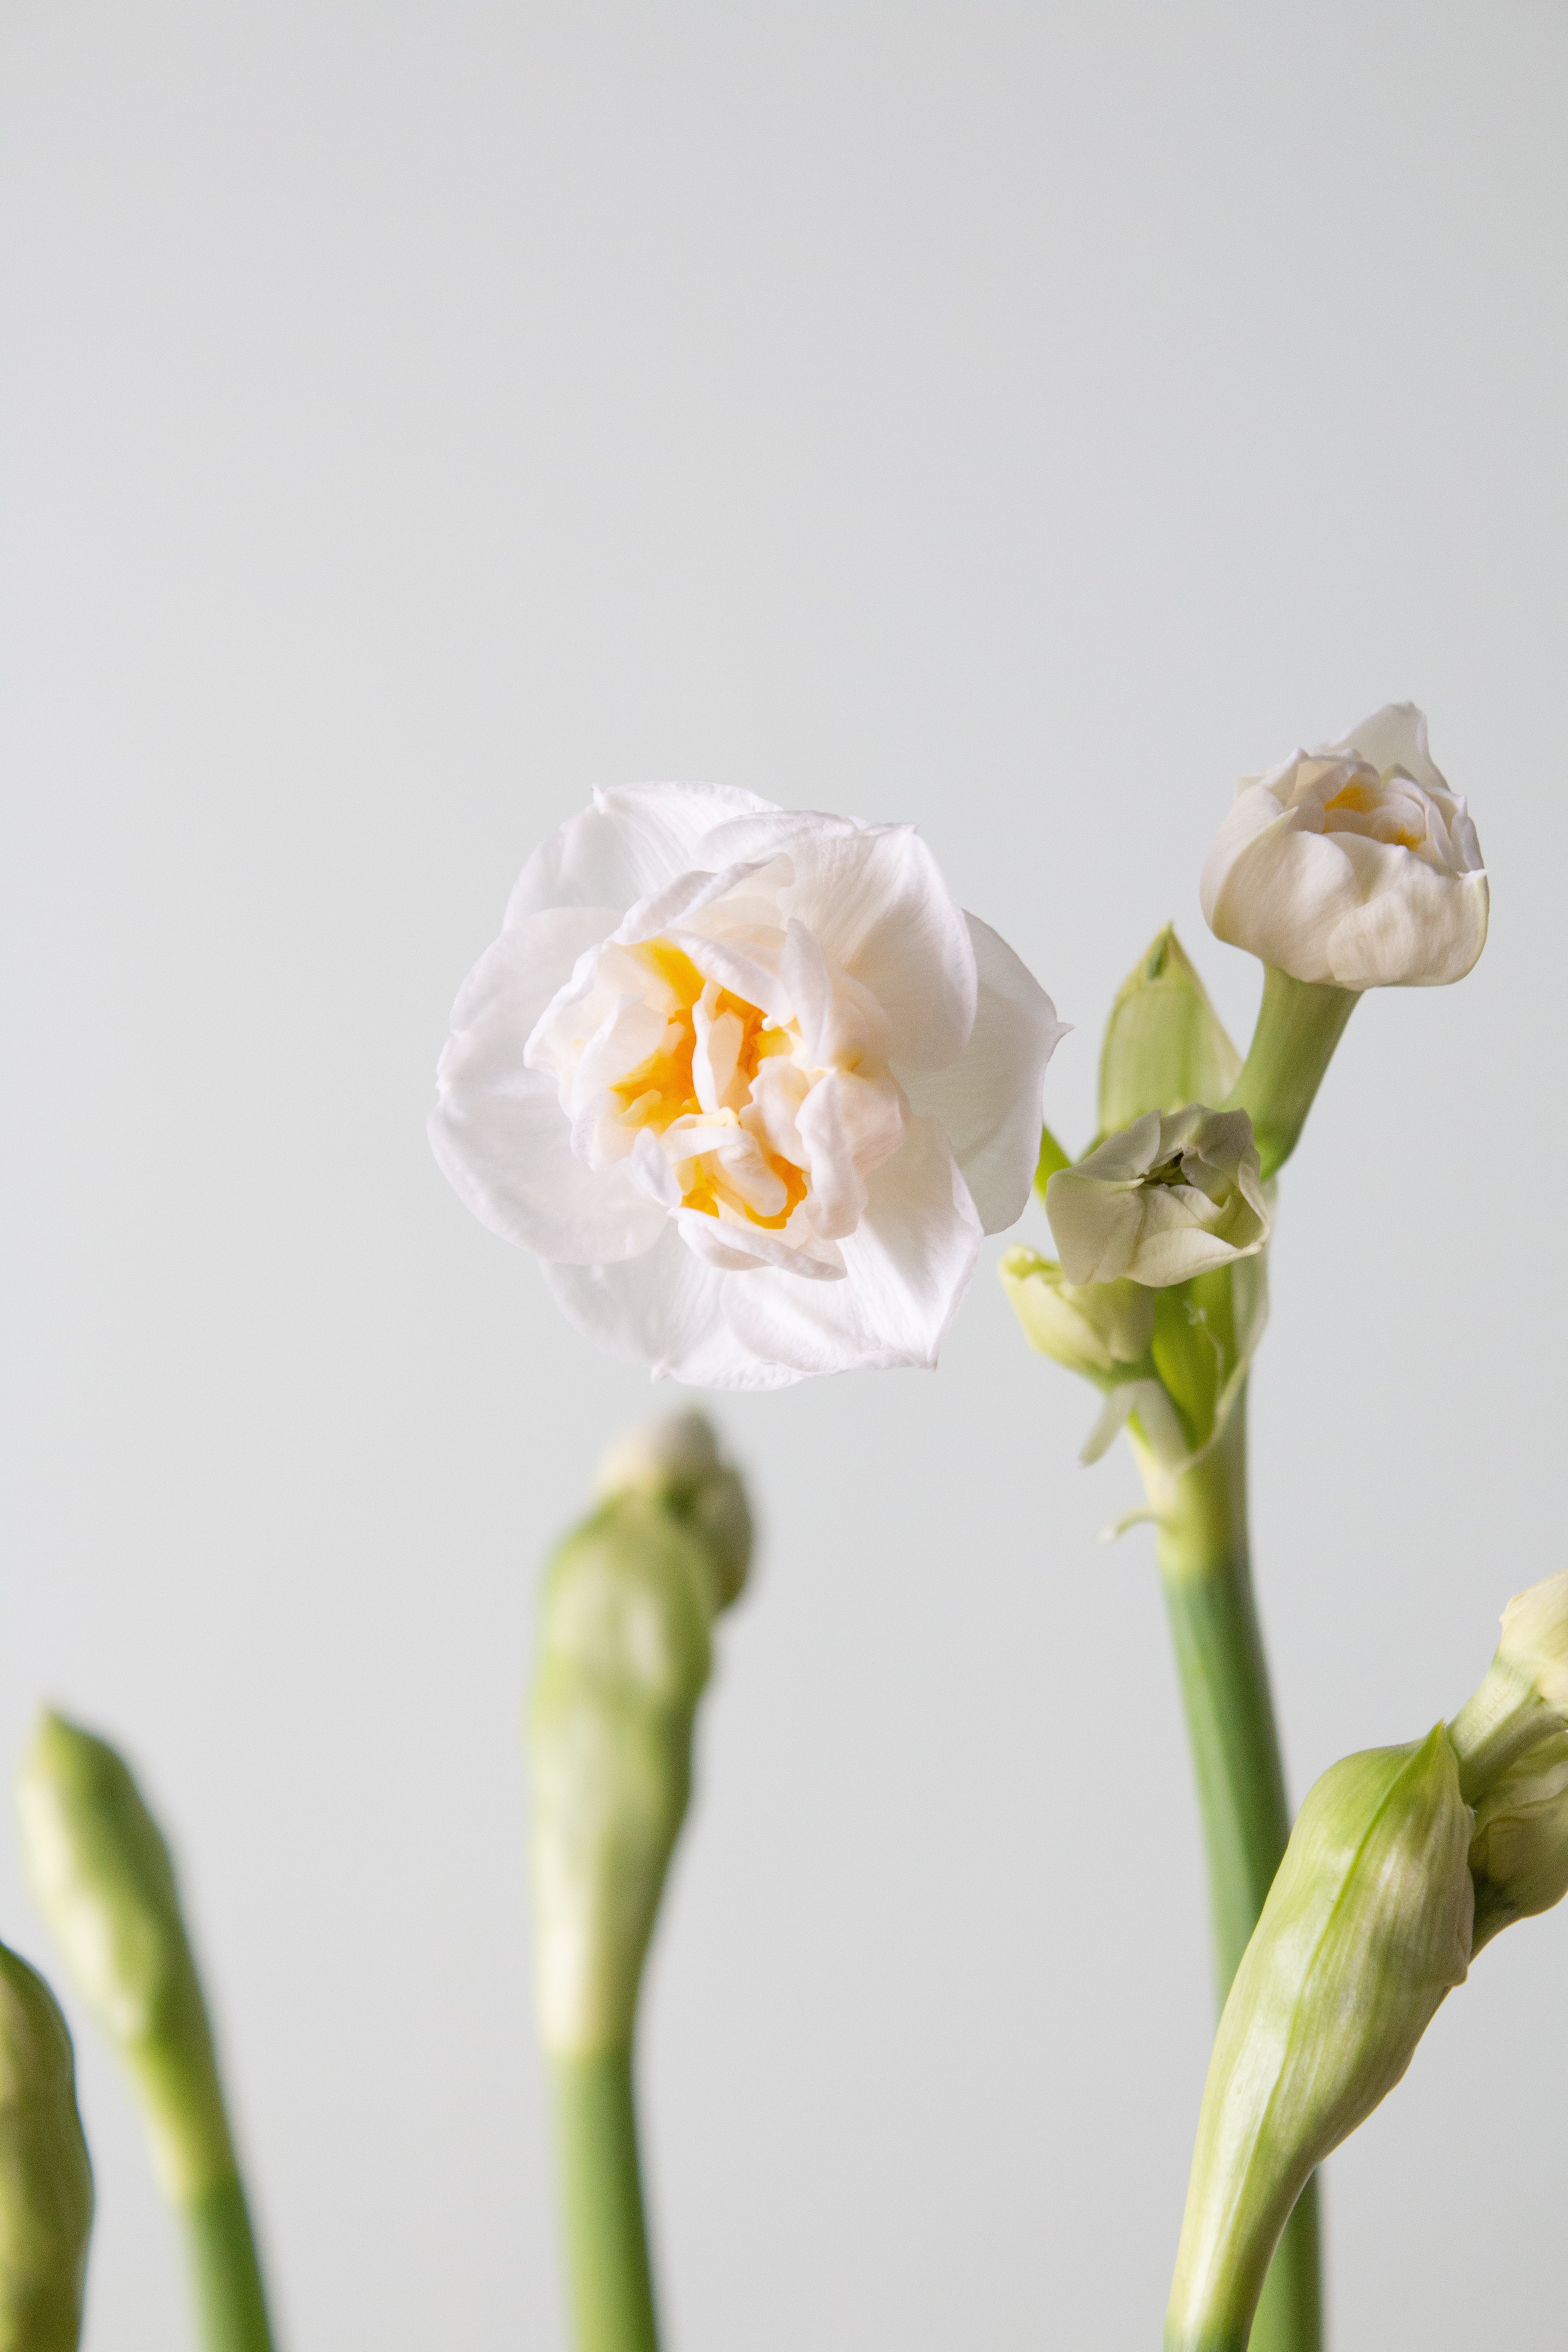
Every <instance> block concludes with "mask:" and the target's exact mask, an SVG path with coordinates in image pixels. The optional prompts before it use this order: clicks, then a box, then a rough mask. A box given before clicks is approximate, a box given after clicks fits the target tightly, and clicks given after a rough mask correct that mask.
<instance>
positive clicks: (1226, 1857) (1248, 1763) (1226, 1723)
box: [1138, 974, 1343, 2352]
mask: <svg viewBox="0 0 1568 2352" xmlns="http://www.w3.org/2000/svg"><path fill="white" fill-rule="evenodd" d="M1272 976H1273V975H1272V974H1271V975H1270V977H1271V978H1272ZM1296 984H1297V983H1294V982H1292V983H1291V985H1292V986H1294V985H1296ZM1341 1025H1343V1024H1341ZM1304 1115H1305V1113H1304V1111H1303V1116H1304ZM1138 1454H1139V1463H1140V1466H1141V1468H1142V1472H1143V1477H1144V1483H1145V1485H1146V1486H1147V1487H1148V1490H1149V1499H1150V1502H1151V1503H1152V1506H1153V1507H1154V1511H1155V1514H1156V1520H1155V1534H1156V1553H1157V1558H1158V1560H1159V1567H1160V1581H1161V1584H1162V1585H1163V1589H1164V1595H1165V1610H1166V1615H1167V1617H1168V1619H1169V1621H1170V1626H1171V1636H1172V1641H1173V1645H1174V1648H1175V1654H1176V1671H1177V1675H1178V1677H1179V1679H1180V1682H1181V1688H1182V1704H1183V1707H1184V1712H1185V1715H1186V1723H1187V1738H1188V1742H1189V1745H1190V1746H1191V1748H1192V1755H1193V1769H1194V1774H1195V1777H1196V1780H1197V1791H1198V1810H1199V1812H1200V1815H1201V1817H1202V1821H1203V1832H1204V1847H1205V1853H1206V1856H1207V1862H1208V1879H1209V1910H1210V1918H1211V1922H1212V1926H1213V1932H1214V1959H1215V1993H1216V1996H1217V2001H1216V2006H1217V2007H1219V2008H1223V2007H1224V2005H1225V1998H1226V1993H1227V1992H1228V1991H1229V1990H1230V1986H1231V1979H1233V1977H1234V1976H1235V1974H1236V1971H1237V1967H1238V1965H1239V1963H1240V1960H1241V1956H1242V1954H1243V1952H1244V1951H1245V1950H1246V1949H1247V1941H1248V1939H1249V1937H1251V1934H1252V1931H1253V1928H1254V1927H1256V1926H1257V1924H1258V1915H1259V1913H1260V1912H1261V1911H1262V1908H1263V1904H1264V1898H1265V1896H1266V1895H1268V1889H1269V1887H1270V1886H1271V1885H1273V1882H1274V1874H1275V1872H1276V1871H1277V1870H1278V1869H1279V1863H1280V1860H1281V1857H1282V1856H1283V1854H1284V1852H1285V1847H1286V1843H1287V1841H1288V1840H1289V1833H1290V1818H1289V1806H1288V1804H1287V1802H1286V1797H1285V1773H1284V1767H1283V1764H1282V1762H1281V1760H1280V1755H1279V1732H1278V1730H1277V1728H1276V1726H1275V1721H1274V1702H1273V1698H1272V1696H1271V1695H1270V1692H1269V1687H1268V1662H1267V1660H1266V1658H1265V1656H1264V1651H1263V1636H1262V1633H1261V1631H1260V1629H1259V1627H1258V1609H1257V1604H1256V1601H1255V1600H1254V1597H1253V1590H1252V1564H1251V1553H1250V1549H1249V1545H1248V1540H1247V1392H1246V1390H1245V1388H1243V1390H1242V1391H1241V1393H1240V1394H1239V1395H1238V1396H1237V1400H1236V1402H1235V1404H1234V1406H1233V1408H1232V1410H1231V1412H1230V1413H1229V1415H1228V1416H1227V1418H1226V1423H1225V1426H1224V1429H1223V1430H1222V1431H1221V1433H1220V1434H1219V1436H1218V1438H1217V1439H1216V1440H1215V1444H1214V1445H1213V1446H1212V1447H1211V1448H1210V1450H1209V1451H1208V1452H1207V1453H1206V1454H1205V1455H1204V1456H1203V1458H1202V1459H1201V1460H1200V1461H1198V1462H1196V1463H1194V1465H1193V1466H1192V1468H1191V1469H1190V1470H1184V1471H1183V1472H1182V1473H1181V1474H1180V1475H1178V1476H1176V1477H1174V1478H1173V1477H1170V1476H1168V1475H1166V1474H1165V1473H1164V1472H1163V1471H1162V1470H1161V1468H1160V1467H1159V1465H1158V1464H1157V1463H1156V1462H1155V1461H1154V1460H1153V1459H1152V1455H1150V1454H1149V1453H1148V1451H1147V1449H1146V1448H1145V1447H1142V1446H1140V1447H1139V1448H1138ZM1321 2297H1322V2290H1321V2258H1320V2249H1319V2223H1318V2204H1317V2183H1316V2180H1315V2179H1314V2180H1311V2181H1309V2183H1308V2185H1307V2187H1306V2189H1305V2190H1304V2191H1303V2192H1302V2195H1301V2197H1300V2200H1299V2201H1298V2203H1297V2206H1296V2210H1295V2211H1294V2212H1293V2213H1292V2215H1291V2217H1290V2220H1289V2222H1288V2224H1287V2225H1286V2229H1285V2232H1284V2235H1283V2236H1282V2237H1281V2239H1280V2242H1279V2249H1278V2251H1277V2252H1276V2254H1275V2257H1274V2262H1273V2264H1272V2266H1271V2268H1270V2270H1269V2273H1268V2284H1267V2285H1266V2286H1265V2288H1264V2291H1263V2298H1262V2301H1261V2303H1260V2304H1259V2305H1258V2316H1257V2318H1256V2320H1255V2321H1254V2323H1253V2326H1252V2332H1251V2336H1250V2338H1248V2337H1247V2335H1246V2334H1245V2333H1243V2334H1241V2335H1238V2336H1236V2337H1235V2339H1234V2345H1233V2344H1232V2343H1231V2341H1230V2340H1229V2339H1223V2340H1222V2339H1221V2338H1219V2337H1215V2338H1214V2340H1213V2342H1212V2343H1210V2342H1209V2341H1207V2340H1206V2339H1205V2343H1204V2345H1203V2346H1202V2347H1199V2346H1197V2345H1190V2346H1189V2345H1170V2346H1168V2347H1167V2352H1243V2347H1245V2346H1247V2345H1248V2343H1250V2352H1320V2347H1321V2341H1322V2307H1321Z"/></svg>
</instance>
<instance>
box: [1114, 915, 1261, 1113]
mask: <svg viewBox="0 0 1568 2352" xmlns="http://www.w3.org/2000/svg"><path fill="white" fill-rule="evenodd" d="M1240 1069H1241V1055H1239V1054H1238V1053H1237V1050H1236V1047H1235V1046H1234V1045H1232V1044H1231V1042H1230V1039H1229V1038H1228V1037H1227V1036H1226V1032H1225V1024H1223V1022H1222V1021H1221V1020H1220V1017H1219V1015H1218V1013H1216V1012H1215V1009H1214V1006H1213V1005H1212V1004H1211V1003H1209V998H1208V992H1207V990H1206V989H1205V986H1204V984H1203V982H1202V981H1201V980H1200V979H1199V978H1198V975H1197V972H1196V971H1195V970H1194V967H1193V965H1192V963H1191V962H1190V961H1188V958H1187V955H1186V952H1185V950H1184V949H1183V947H1182V944H1181V942H1180V940H1178V939H1177V937H1176V933H1175V928H1174V926H1173V924H1170V923H1167V924H1166V926H1165V928H1164V929H1163V931H1161V932H1160V934H1159V935H1158V937H1157V938H1156V939H1155V940H1152V942H1151V944H1150V946H1149V948H1148V950H1147V951H1146V953H1145V954H1143V955H1142V956H1141V957H1140V958H1139V961H1138V962H1137V963H1136V965H1135V966H1134V967H1133V969H1132V971H1131V972H1129V974H1128V976H1127V978H1126V979H1125V980H1124V981H1123V982H1122V983H1121V989H1120V990H1119V992H1118V993H1117V998H1116V1002H1115V1003H1114V1004H1113V1005H1112V1006H1111V1008H1110V1020H1109V1022H1108V1023H1107V1024H1106V1029H1105V1044H1104V1045H1103V1046H1102V1047H1101V1049H1100V1135H1101V1136H1102V1137H1104V1136H1107V1135H1114V1134H1115V1133H1116V1132H1117V1130H1118V1129H1119V1128H1123V1127H1131V1124H1132V1122H1133V1120H1134V1119H1135V1118H1142V1117H1143V1116H1144V1114H1145V1112H1147V1111H1152V1110H1158V1111H1171V1110H1179V1109H1180V1108H1181V1107H1182V1105H1183V1104H1184V1103H1222V1102H1224V1100H1225V1098H1226V1095H1228V1094H1229V1092H1230V1090H1231V1088H1232V1087H1233V1086H1234V1085H1235V1084H1236V1081H1237V1075H1238V1073H1239V1072H1240Z"/></svg>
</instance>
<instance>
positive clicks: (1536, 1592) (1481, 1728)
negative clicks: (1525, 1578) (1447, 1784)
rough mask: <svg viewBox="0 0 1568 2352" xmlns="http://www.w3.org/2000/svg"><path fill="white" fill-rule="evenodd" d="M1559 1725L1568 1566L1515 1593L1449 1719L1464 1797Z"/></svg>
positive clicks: (1564, 1698)
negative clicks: (1485, 1659) (1482, 1667)
mask: <svg viewBox="0 0 1568 2352" xmlns="http://www.w3.org/2000/svg"><path fill="white" fill-rule="evenodd" d="M1565 1725H1568V1570H1563V1572H1562V1573H1561V1574H1560V1575H1557V1576H1549V1577H1547V1578H1546V1579H1545V1580H1544V1582H1542V1583H1541V1584H1532V1585H1531V1586H1529V1587H1528V1588H1527V1590H1526V1591H1523V1592H1516V1593H1515V1594H1514V1596H1513V1599H1512V1600H1511V1601H1510V1602H1509V1604H1508V1607H1507V1608H1506V1609H1505V1610H1504V1611H1503V1612H1502V1639H1501V1640H1500V1642H1499V1643H1498V1646H1497V1654H1496V1656H1495V1657H1494V1658H1493V1660H1492V1662H1491V1664H1490V1666H1489V1668H1488V1670H1487V1675H1486V1678H1485V1680H1484V1681H1483V1682H1482V1684H1481V1685H1480V1687H1479V1690H1478V1691H1477V1692H1476V1693H1475V1695H1474V1696H1473V1697H1471V1698H1470V1699H1468V1701H1467V1702H1466V1704H1465V1706H1462V1707H1461V1708H1460V1710H1459V1712H1458V1715H1457V1716H1456V1717H1454V1720H1453V1722H1452V1723H1451V1724H1450V1725H1449V1727H1448V1730H1449V1737H1450V1738H1452V1740H1453V1743H1454V1749H1455V1753H1456V1754H1457V1755H1458V1759H1459V1777H1460V1781H1461V1785H1462V1786H1463V1788H1464V1791H1465V1795H1466V1797H1467V1798H1468V1801H1469V1802H1470V1803H1471V1804H1472V1805H1474V1804H1479V1802H1480V1801H1481V1800H1482V1798H1483V1797H1484V1796H1485V1795H1486V1793H1487V1791H1488V1790H1489V1788H1490V1787H1491V1785H1492V1783H1493V1781H1494V1780H1497V1779H1498V1778H1499V1777H1500V1775H1501V1774H1503V1773H1505V1772H1508V1771H1510V1770H1511V1769H1513V1767H1514V1766H1515V1765H1516V1764H1518V1763H1519V1762H1520V1761H1521V1759H1522V1758H1523V1757H1524V1756H1525V1755H1526V1754H1527V1753H1528V1752H1529V1751H1530V1750H1531V1748H1538V1747H1539V1746H1540V1745H1541V1743H1542V1741H1543V1740H1549V1739H1551V1738H1552V1736H1553V1734H1554V1733H1556V1732H1558V1731H1561V1730H1562V1729H1563V1727H1564V1726H1565Z"/></svg>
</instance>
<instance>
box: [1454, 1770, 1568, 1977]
mask: <svg viewBox="0 0 1568 2352" xmlns="http://www.w3.org/2000/svg"><path fill="white" fill-rule="evenodd" d="M1470 1875H1471V1877H1472V1879H1473V1880H1474V1881H1475V1888H1476V1931H1475V1937H1474V1939H1473V1942H1472V1946H1471V1950H1472V1954H1473V1953H1475V1952H1479V1950H1480V1948H1481V1947H1482V1945H1483V1944H1489V1943H1490V1941H1491V1939H1492V1937H1494V1936H1495V1935H1497V1934H1498V1933H1499V1932H1500V1930H1501V1929H1502V1928H1504V1927H1512V1925H1513V1923H1514V1921H1515V1920H1516V1919H1532V1918H1534V1917H1535V1916H1536V1915H1537V1914H1538V1913H1539V1912H1542V1911H1550V1910H1551V1909H1552V1906H1553V1905H1555V1904H1558V1903H1561V1902H1562V1900H1563V1896H1564V1895H1568V1731H1559V1732H1555V1733H1554V1734H1553V1735H1552V1738H1549V1739H1543V1740H1542V1741H1541V1743H1540V1744H1539V1746H1537V1747H1535V1748H1527V1749H1526V1750H1525V1752H1524V1754H1523V1756H1521V1758H1520V1759H1519V1761H1518V1762H1517V1763H1516V1764H1514V1765H1513V1766H1512V1767H1511V1768H1510V1769H1509V1770H1508V1771H1506V1772H1500V1773H1499V1774H1498V1775H1497V1777H1496V1778H1495V1779H1494V1780H1492V1781H1491V1782H1490V1783H1489V1786H1488V1789H1487V1792H1486V1794H1485V1796H1484V1797H1483V1798H1482V1799H1481V1800H1480V1801H1479V1804H1478V1805H1477V1807H1476V1833H1475V1836H1474V1837H1473V1838H1472V1839H1471V1841H1470Z"/></svg>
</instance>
